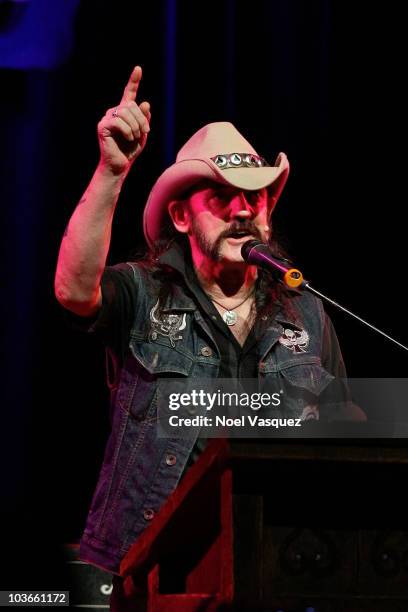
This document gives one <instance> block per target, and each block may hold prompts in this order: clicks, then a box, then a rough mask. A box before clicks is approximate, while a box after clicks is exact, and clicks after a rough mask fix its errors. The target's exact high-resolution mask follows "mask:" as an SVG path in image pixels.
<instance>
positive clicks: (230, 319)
mask: <svg viewBox="0 0 408 612" xmlns="http://www.w3.org/2000/svg"><path fill="white" fill-rule="evenodd" d="M222 318H223V320H224V321H225V323H226V324H227V325H230V326H231V325H235V323H236V322H237V320H238V317H237V313H236V312H235V310H226V311H225V312H224V314H223V315H222Z"/></svg>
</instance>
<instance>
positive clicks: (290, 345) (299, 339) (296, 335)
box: [279, 329, 309, 353]
mask: <svg viewBox="0 0 408 612" xmlns="http://www.w3.org/2000/svg"><path fill="white" fill-rule="evenodd" d="M279 342H280V343H281V344H282V346H284V347H285V348H287V349H289V350H290V351H292V352H293V353H306V351H307V348H308V346H309V334H308V333H307V331H306V330H305V329H302V330H300V331H299V330H298V329H285V330H284V331H283V334H282V335H281V337H280V338H279Z"/></svg>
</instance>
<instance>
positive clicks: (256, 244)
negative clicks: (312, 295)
mask: <svg viewBox="0 0 408 612" xmlns="http://www.w3.org/2000/svg"><path fill="white" fill-rule="evenodd" d="M241 255H242V259H243V260H244V261H246V262H247V263H249V264H253V265H255V266H260V267H262V268H266V269H267V270H270V271H272V272H279V275H280V277H281V279H282V281H283V282H284V283H285V285H286V286H287V287H291V288H292V289H293V288H296V287H302V288H305V287H306V285H307V281H306V280H305V279H304V278H303V274H302V273H301V271H300V270H298V269H297V268H292V267H290V265H287V264H285V263H284V262H285V261H287V260H282V259H277V258H276V257H275V255H274V254H273V253H272V251H271V249H270V248H269V247H268V245H267V244H265V243H264V242H261V241H260V240H248V242H244V244H243V245H242V247H241Z"/></svg>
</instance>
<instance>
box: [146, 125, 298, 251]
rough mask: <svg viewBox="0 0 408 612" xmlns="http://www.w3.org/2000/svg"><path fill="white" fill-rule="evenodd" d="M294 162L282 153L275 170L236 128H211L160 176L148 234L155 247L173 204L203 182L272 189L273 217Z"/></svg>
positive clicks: (152, 199) (154, 190) (189, 143)
mask: <svg viewBox="0 0 408 612" xmlns="http://www.w3.org/2000/svg"><path fill="white" fill-rule="evenodd" d="M288 174H289V162H288V159H287V157H286V155H285V154H284V153H279V155H278V157H277V158H276V161H275V165H274V166H270V165H269V164H268V163H267V162H266V160H264V159H263V158H262V157H260V156H259V155H258V154H257V152H256V151H255V149H254V148H253V147H252V146H251V145H250V144H249V142H248V141H247V140H245V138H244V137H243V136H242V134H240V133H239V132H238V130H237V129H236V128H235V127H234V126H233V125H232V123H229V122H226V121H221V122H217V123H209V124H208V125H205V126H204V127H202V128H201V129H200V130H198V132H196V133H195V134H193V136H192V137H191V138H190V139H189V140H188V141H187V142H186V144H185V145H184V146H183V147H182V148H181V149H180V151H179V152H178V154H177V157H176V163H174V164H173V165H172V166H170V167H169V168H167V170H165V171H164V172H163V174H161V175H160V176H159V178H158V179H157V181H156V183H155V184H154V185H153V188H152V190H151V192H150V194H149V197H148V199H147V203H146V206H145V209H144V215H143V231H144V234H145V237H146V240H147V243H148V244H149V246H152V245H153V244H154V243H155V242H156V241H157V240H159V239H160V237H161V233H162V230H163V228H164V227H165V225H166V216H167V208H168V204H169V203H170V202H171V201H172V200H175V199H177V197H179V196H181V195H182V194H183V193H184V192H185V191H187V189H189V188H190V187H192V186H193V185H194V184H195V183H198V182H199V181H201V180H203V179H210V180H212V181H215V182H217V183H223V184H227V185H232V186H233V187H238V188H239V189H245V190H256V189H262V188H263V187H268V194H269V200H270V207H271V212H272V210H273V209H274V207H275V205H276V202H277V201H278V199H279V196H280V194H281V192H282V189H283V187H284V186H285V183H286V180H287V177H288Z"/></svg>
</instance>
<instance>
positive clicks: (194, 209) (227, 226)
mask: <svg viewBox="0 0 408 612" xmlns="http://www.w3.org/2000/svg"><path fill="white" fill-rule="evenodd" d="M186 205H187V207H188V213H189V217H190V231H189V238H190V245H191V250H192V256H193V260H195V261H199V260H203V258H207V259H210V260H211V261H213V262H225V263H227V262H234V263H236V262H242V261H243V259H242V256H241V247H242V245H243V244H244V242H246V241H248V240H252V239H258V240H262V241H264V242H265V241H266V240H267V239H268V238H269V234H268V229H267V228H268V219H269V213H270V211H269V210H268V196H267V191H266V188H264V189H260V190H258V191H242V190H240V189H237V188H235V187H231V186H228V185H221V184H219V183H214V182H212V181H203V182H202V183H200V184H199V185H198V186H197V187H196V188H195V189H194V191H193V192H192V194H191V195H190V198H189V200H188V202H187V204H186Z"/></svg>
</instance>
